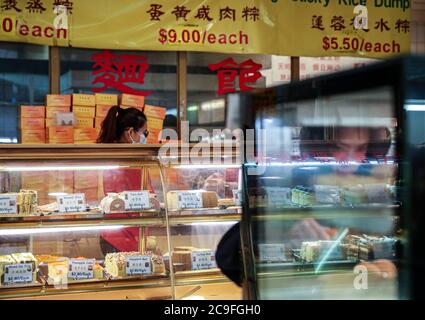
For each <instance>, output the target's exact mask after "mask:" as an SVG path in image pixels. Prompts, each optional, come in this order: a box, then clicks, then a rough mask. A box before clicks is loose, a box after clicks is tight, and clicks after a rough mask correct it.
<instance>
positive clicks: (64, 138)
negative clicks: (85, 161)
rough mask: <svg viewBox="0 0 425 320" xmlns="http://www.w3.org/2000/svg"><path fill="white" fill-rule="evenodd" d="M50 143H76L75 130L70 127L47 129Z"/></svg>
mask: <svg viewBox="0 0 425 320" xmlns="http://www.w3.org/2000/svg"><path fill="white" fill-rule="evenodd" d="M47 132H48V141H49V143H54V144H61V143H65V144H66V143H74V128H73V127H70V126H53V127H49V128H48V129H47Z"/></svg>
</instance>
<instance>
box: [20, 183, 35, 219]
mask: <svg viewBox="0 0 425 320" xmlns="http://www.w3.org/2000/svg"><path fill="white" fill-rule="evenodd" d="M17 204H18V212H19V214H23V215H31V214H35V213H37V205H38V196H37V191H35V190H24V189H21V190H20V191H19V193H18V200H17Z"/></svg>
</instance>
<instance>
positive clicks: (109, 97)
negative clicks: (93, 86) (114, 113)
mask: <svg viewBox="0 0 425 320" xmlns="http://www.w3.org/2000/svg"><path fill="white" fill-rule="evenodd" d="M95 97H96V105H106V106H116V105H118V95H117V94H106V93H96V94H95Z"/></svg>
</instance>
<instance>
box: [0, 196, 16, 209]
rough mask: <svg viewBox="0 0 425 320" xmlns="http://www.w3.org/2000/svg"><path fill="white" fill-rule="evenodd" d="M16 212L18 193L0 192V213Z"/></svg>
mask: <svg viewBox="0 0 425 320" xmlns="http://www.w3.org/2000/svg"><path fill="white" fill-rule="evenodd" d="M2 213H3V214H16V213H18V195H17V194H16V193H8V194H0V214H2Z"/></svg>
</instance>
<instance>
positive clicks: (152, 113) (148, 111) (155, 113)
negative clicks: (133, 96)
mask: <svg viewBox="0 0 425 320" xmlns="http://www.w3.org/2000/svg"><path fill="white" fill-rule="evenodd" d="M143 112H144V114H145V115H146V117H148V118H149V117H152V118H157V119H165V113H166V112H167V109H166V108H163V107H157V106H151V105H148V104H147V105H145V108H144V109H143Z"/></svg>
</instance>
